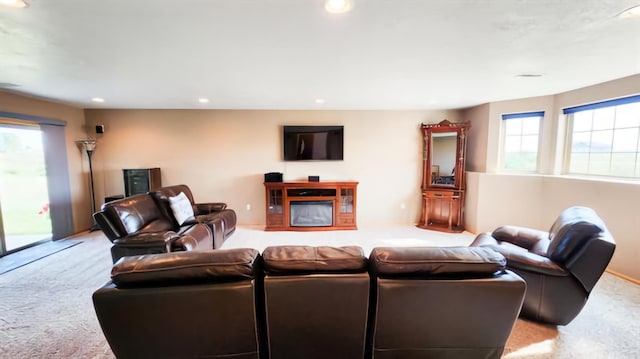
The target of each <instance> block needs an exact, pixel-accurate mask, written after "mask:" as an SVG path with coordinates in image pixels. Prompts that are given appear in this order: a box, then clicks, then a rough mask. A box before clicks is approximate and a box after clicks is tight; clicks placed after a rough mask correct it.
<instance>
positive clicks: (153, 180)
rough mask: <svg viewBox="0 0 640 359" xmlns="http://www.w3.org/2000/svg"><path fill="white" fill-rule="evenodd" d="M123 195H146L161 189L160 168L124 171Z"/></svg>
mask: <svg viewBox="0 0 640 359" xmlns="http://www.w3.org/2000/svg"><path fill="white" fill-rule="evenodd" d="M122 172H123V174H124V195H125V196H126V197H129V196H133V195H134V194H139V193H147V192H149V191H153V190H156V189H158V188H160V187H162V182H161V178H160V168H157V167H156V168H139V169H138V168H136V169H124V170H122Z"/></svg>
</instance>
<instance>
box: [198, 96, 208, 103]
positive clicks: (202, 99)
mask: <svg viewBox="0 0 640 359" xmlns="http://www.w3.org/2000/svg"><path fill="white" fill-rule="evenodd" d="M198 102H200V103H209V99H208V98H204V97H200V98H199V99H198Z"/></svg>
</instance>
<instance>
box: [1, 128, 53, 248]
mask: <svg viewBox="0 0 640 359" xmlns="http://www.w3.org/2000/svg"><path fill="white" fill-rule="evenodd" d="M0 218H1V221H0V256H2V255H4V254H7V253H10V252H14V251H16V250H19V249H22V248H26V247H28V246H31V245H33V244H35V243H38V242H41V241H47V240H51V231H52V230H51V216H50V211H49V193H48V184H47V171H46V168H45V156H44V150H43V142H42V132H41V130H40V126H38V125H35V126H23V125H12V124H2V123H0Z"/></svg>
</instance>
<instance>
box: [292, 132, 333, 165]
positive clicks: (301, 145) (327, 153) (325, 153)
mask: <svg viewBox="0 0 640 359" xmlns="http://www.w3.org/2000/svg"><path fill="white" fill-rule="evenodd" d="M282 137H283V152H284V160H285V161H341V160H342V159H343V142H344V126H283V127H282Z"/></svg>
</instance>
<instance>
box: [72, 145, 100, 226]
mask: <svg viewBox="0 0 640 359" xmlns="http://www.w3.org/2000/svg"><path fill="white" fill-rule="evenodd" d="M76 143H78V144H80V145H81V146H82V149H83V150H84V151H85V152H87V157H88V158H89V178H90V180H91V181H90V182H91V187H90V188H91V221H92V226H91V230H96V229H98V228H97V226H96V223H95V221H94V220H93V214H94V213H96V194H95V191H94V188H93V167H92V165H91V157H92V156H93V151H95V150H96V140H94V139H91V138H89V139H86V140H80V141H76Z"/></svg>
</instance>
